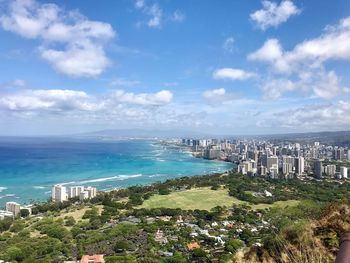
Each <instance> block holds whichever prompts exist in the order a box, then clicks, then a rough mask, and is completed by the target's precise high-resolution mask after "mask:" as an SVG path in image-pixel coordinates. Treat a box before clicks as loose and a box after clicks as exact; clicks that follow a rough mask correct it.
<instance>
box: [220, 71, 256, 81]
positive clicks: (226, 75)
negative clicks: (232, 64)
mask: <svg viewBox="0 0 350 263" xmlns="http://www.w3.org/2000/svg"><path fill="white" fill-rule="evenodd" d="M254 76H255V74H254V73H252V72H248V71H244V70H242V69H236V68H221V69H217V70H215V71H214V73H213V78H214V79H221V80H246V79H249V78H252V77H254Z"/></svg>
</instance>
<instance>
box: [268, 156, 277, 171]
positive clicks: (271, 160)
mask: <svg viewBox="0 0 350 263" xmlns="http://www.w3.org/2000/svg"><path fill="white" fill-rule="evenodd" d="M272 169H274V170H275V169H277V171H278V158H277V156H270V157H267V170H268V171H270V170H272Z"/></svg>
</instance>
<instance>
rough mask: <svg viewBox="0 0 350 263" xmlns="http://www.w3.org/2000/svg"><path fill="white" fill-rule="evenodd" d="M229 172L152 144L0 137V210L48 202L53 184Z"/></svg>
mask: <svg viewBox="0 0 350 263" xmlns="http://www.w3.org/2000/svg"><path fill="white" fill-rule="evenodd" d="M231 168H232V164H230V163H225V162H220V161H208V160H203V159H198V158H194V157H192V155H191V154H190V153H188V152H184V151H183V150H181V149H173V148H172V147H164V146H162V145H160V144H158V143H157V142H155V141H141V140H119V141H112V140H108V141H103V140H73V139H57V138H56V139H49V138H34V139H33V138H16V139H14V138H0V205H1V206H3V204H4V203H5V202H7V201H16V202H20V203H22V204H24V203H31V202H33V201H42V200H47V199H48V198H50V193H51V192H50V190H51V186H52V185H53V184H57V183H61V184H65V185H67V186H70V185H84V186H95V187H97V189H98V190H111V189H114V188H122V187H127V186H131V185H137V184H141V185H144V184H150V183H153V182H157V181H165V180H166V179H169V178H175V177H182V176H191V175H202V174H210V173H213V172H223V171H226V170H229V169H231Z"/></svg>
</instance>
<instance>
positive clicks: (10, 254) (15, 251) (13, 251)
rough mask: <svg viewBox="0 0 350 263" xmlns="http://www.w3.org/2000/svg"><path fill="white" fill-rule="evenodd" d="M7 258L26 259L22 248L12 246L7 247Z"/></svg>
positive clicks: (9, 259)
mask: <svg viewBox="0 0 350 263" xmlns="http://www.w3.org/2000/svg"><path fill="white" fill-rule="evenodd" d="M5 258H6V260H8V261H14V260H16V261H22V260H23V259H24V255H23V252H22V250H21V249H20V248H18V247H16V246H12V247H9V248H8V249H6V252H5Z"/></svg>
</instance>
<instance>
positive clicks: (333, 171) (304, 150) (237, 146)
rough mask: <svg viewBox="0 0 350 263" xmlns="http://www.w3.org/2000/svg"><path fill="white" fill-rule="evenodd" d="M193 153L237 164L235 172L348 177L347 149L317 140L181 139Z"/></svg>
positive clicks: (275, 177)
mask: <svg viewBox="0 0 350 263" xmlns="http://www.w3.org/2000/svg"><path fill="white" fill-rule="evenodd" d="M178 143H179V144H181V145H182V146H186V147H190V148H191V151H192V152H193V155H195V156H196V157H201V158H205V159H209V160H213V159H218V160H224V161H229V162H233V163H236V164H237V171H238V172H240V173H242V174H247V175H251V176H254V175H260V176H266V177H270V178H273V179H277V178H295V177H301V176H308V175H312V176H314V177H316V178H323V177H330V178H336V179H344V178H345V179H346V178H348V169H347V167H346V165H344V164H346V162H350V149H349V148H343V147H338V146H329V145H323V144H320V143H319V142H314V143H312V144H310V143H305V144H300V143H288V142H279V143H272V142H269V141H266V140H253V139H252V140H218V139H181V140H180V141H178Z"/></svg>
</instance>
